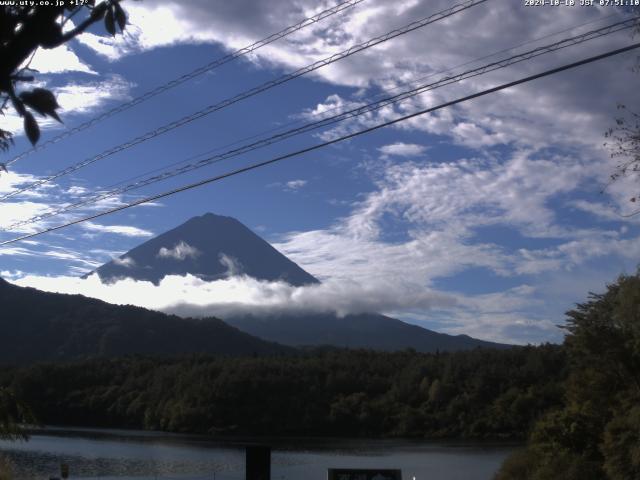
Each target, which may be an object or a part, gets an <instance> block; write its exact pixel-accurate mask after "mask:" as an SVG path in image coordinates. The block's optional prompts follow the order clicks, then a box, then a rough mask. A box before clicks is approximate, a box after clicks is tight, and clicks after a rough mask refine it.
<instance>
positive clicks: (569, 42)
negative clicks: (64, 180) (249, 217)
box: [0, 17, 640, 231]
mask: <svg viewBox="0 0 640 480" xmlns="http://www.w3.org/2000/svg"><path fill="white" fill-rule="evenodd" d="M638 19H640V17H636V18H631V19H629V20H625V21H620V22H616V23H614V24H611V25H607V26H605V27H601V28H598V29H595V30H591V31H588V32H585V33H582V34H580V35H576V36H573V37H569V38H565V39H562V40H559V41H557V42H554V43H552V44H549V45H544V46H540V47H537V48H534V49H532V50H529V51H526V52H523V53H520V54H517V55H513V56H511V57H509V58H506V59H502V60H498V61H495V62H492V63H489V64H487V65H483V66H480V67H477V68H475V69H471V70H468V71H465V72H462V73H459V74H456V75H451V76H448V77H444V78H442V79H440V80H438V81H436V82H433V83H429V84H423V85H419V86H417V87H415V88H413V89H411V90H408V91H403V92H401V93H399V94H397V95H393V96H388V97H386V98H383V99H381V100H378V101H375V102H371V103H369V104H367V105H363V106H359V107H357V108H353V109H351V110H348V111H344V112H342V113H339V114H336V115H333V116H330V117H325V118H322V119H320V120H317V121H315V122H311V123H307V124H304V125H302V126H300V127H297V128H293V129H290V130H288V131H285V132H281V133H278V134H275V135H272V136H270V137H267V138H263V139H261V140H258V141H256V142H253V143H250V144H247V145H243V146H241V147H238V148H235V149H232V150H228V151H226V152H224V153H221V154H218V155H214V156H210V157H208V158H205V159H203V160H200V161H199V162H196V163H191V164H187V165H184V166H182V167H180V168H177V169H174V170H169V171H166V172H164V173H161V174H160V175H156V176H153V177H148V178H145V179H143V180H140V181H138V182H135V183H131V184H129V185H126V186H122V187H120V188H116V189H112V190H110V191H107V192H103V193H100V194H98V195H93V196H91V197H88V198H85V199H83V200H81V201H79V202H76V203H73V204H70V205H65V206H63V207H61V208H58V209H54V210H51V211H49V212H45V213H43V214H40V215H35V216H33V217H31V218H28V219H25V220H22V221H20V222H16V223H14V224H12V225H9V226H7V227H4V228H2V229H0V230H4V231H7V230H13V229H15V228H17V227H21V226H24V225H28V224H31V223H35V222H37V221H41V220H44V219H47V218H51V217H53V216H57V215H61V214H63V213H67V212H69V211H71V210H74V209H76V208H79V207H82V206H84V205H88V204H93V203H97V202H99V201H101V200H104V199H107V198H110V197H113V196H116V195H119V194H123V193H126V192H129V191H132V190H136V189H138V188H142V187H145V186H148V185H151V184H153V183H157V182H160V181H164V180H167V179H169V178H173V177H176V176H178V175H182V174H185V173H188V172H191V171H194V170H197V169H199V168H203V167H205V166H208V165H211V164H213V163H218V162H220V161H223V160H227V159H229V158H233V157H237V156H239V155H242V154H245V153H248V152H251V151H254V150H257V149H259V148H262V147H265V146H268V145H272V144H274V143H276V142H280V141H282V140H285V139H288V138H291V137H293V136H296V135H300V134H302V133H307V132H310V131H313V130H317V129H319V128H323V127H327V126H330V125H333V124H336V123H338V122H342V121H344V120H347V119H350V118H355V117H358V116H361V115H363V114H366V113H369V112H373V111H377V110H379V109H381V108H383V107H385V106H388V105H392V104H396V103H398V102H401V101H403V100H406V99H409V98H412V97H415V96H417V95H420V94H422V93H424V92H427V91H431V90H434V89H437V88H440V87H443V86H446V85H451V84H453V83H458V82H460V81H462V80H466V79H469V78H474V77H477V76H479V75H484V74H486V73H489V72H493V71H496V70H500V69H503V68H506V67H509V66H511V65H515V64H517V63H520V62H523V61H528V60H531V59H533V58H536V57H538V56H541V55H545V54H547V53H551V52H555V51H558V50H561V49H564V48H567V47H571V46H575V45H579V44H581V43H584V42H587V41H590V40H594V39H597V38H601V37H604V36H607V35H611V34H613V33H617V32H619V31H622V30H625V29H629V28H632V27H634V26H635V25H636V21H637V20H638ZM200 156H202V155H197V156H196V157H195V158H197V157H200ZM181 163H184V162H181Z"/></svg>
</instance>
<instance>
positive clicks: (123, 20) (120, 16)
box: [113, 3, 127, 32]
mask: <svg viewBox="0 0 640 480" xmlns="http://www.w3.org/2000/svg"><path fill="white" fill-rule="evenodd" d="M113 10H114V12H115V16H116V22H118V26H119V27H120V31H122V32H124V29H125V27H126V26H127V14H126V13H125V11H124V10H123V8H122V7H121V6H120V4H119V3H114V4H113Z"/></svg>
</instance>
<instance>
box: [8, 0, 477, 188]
mask: <svg viewBox="0 0 640 480" xmlns="http://www.w3.org/2000/svg"><path fill="white" fill-rule="evenodd" d="M486 1H487V0H466V1H465V2H462V3H460V4H457V5H454V6H453V7H450V8H448V9H446V10H442V11H440V12H438V13H435V14H433V15H431V16H429V17H426V18H423V19H421V20H417V21H414V22H411V23H409V24H407V25H405V26H403V27H400V28H398V29H395V30H392V31H391V32H388V33H385V34H384V35H380V36H378V37H375V38H372V39H370V40H368V41H366V42H363V43H360V44H357V45H354V46H352V47H350V48H348V49H347V50H344V51H342V52H340V53H336V54H334V55H331V56H330V57H327V58H325V59H323V60H319V61H317V62H314V63H312V64H311V65H307V66H306V67H303V68H300V69H298V70H296V71H294V72H291V73H288V74H285V75H283V76H281V77H278V78H276V79H274V80H271V81H269V82H266V83H263V84H262V85H259V86H257V87H254V88H252V89H250V90H247V91H245V92H242V93H240V94H238V95H236V96H234V97H231V98H228V99H225V100H222V101H221V102H218V103H216V104H213V105H209V106H208V107H205V108H203V109H202V110H199V111H197V112H195V113H192V114H191V115H187V116H185V117H183V118H181V119H180V120H176V121H174V122H171V123H169V124H166V125H164V126H162V127H159V128H157V129H155V130H151V131H149V132H147V133H145V134H144V135H141V136H139V137H136V138H134V139H133V140H130V141H128V142H126V143H122V144H120V145H118V146H116V147H113V148H111V149H109V150H106V151H104V152H102V153H100V154H98V155H95V156H93V157H90V158H87V159H85V160H82V161H80V162H78V163H76V164H74V165H71V166H70V167H67V168H65V169H63V170H61V171H59V172H58V173H55V174H53V175H50V176H48V177H45V178H42V179H40V180H37V181H35V182H32V183H30V184H28V185H26V186H25V187H22V188H19V189H17V190H13V191H11V192H9V193H7V194H5V195H3V196H2V197H0V201H1V200H7V199H8V198H11V197H14V196H16V195H19V194H20V193H24V192H26V191H29V190H33V189H34V188H36V187H39V186H40V185H43V184H45V183H48V182H50V181H52V180H55V179H58V178H60V177H63V176H65V175H69V174H70V173H73V172H76V171H78V170H80V169H81V168H84V167H86V166H87V165H91V164H92V163H95V162H97V161H99V160H102V159H104V158H106V157H109V156H111V155H113V154H115V153H118V152H121V151H123V150H126V149H128V148H131V147H133V146H135V145H138V144H140V143H143V142H145V141H147V140H150V139H152V138H155V137H157V136H160V135H163V134H164V133H167V132H169V131H171V130H174V129H176V128H178V127H181V126H183V125H186V124H188V123H191V122H193V121H194V120H197V119H199V118H202V117H204V116H206V115H209V114H211V113H213V112H215V111H218V110H221V109H223V108H226V107H228V106H230V105H233V104H234V103H237V102H240V101H242V100H245V99H247V98H249V97H252V96H254V95H257V94H259V93H261V92H264V91H266V90H269V89H271V88H273V87H276V86H278V85H281V84H283V83H286V82H288V81H290V80H293V79H295V78H298V77H300V76H302V75H305V74H307V73H310V72H313V71H315V70H318V69H319V68H322V67H324V66H326V65H330V64H332V63H334V62H337V61H339V60H342V59H344V58H347V57H350V56H351V55H355V54H356V53H358V52H361V51H363V50H366V49H368V48H371V47H374V46H376V45H380V44H381V43H384V42H387V41H389V40H391V39H393V38H396V37H399V36H400V35H404V34H407V33H409V32H412V31H414V30H417V29H419V28H423V27H426V26H427V25H430V24H432V23H435V22H438V21H440V20H443V19H445V18H448V17H451V16H452V15H455V14H456V13H460V12H462V11H464V10H467V9H469V8H471V7H474V6H476V5H479V4H481V3H484V2H486Z"/></svg>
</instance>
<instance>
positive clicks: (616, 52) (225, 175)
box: [0, 43, 640, 247]
mask: <svg viewBox="0 0 640 480" xmlns="http://www.w3.org/2000/svg"><path fill="white" fill-rule="evenodd" d="M637 48H640V43H635V44H632V45H629V46H627V47H623V48H618V49H616V50H611V51H609V52H606V53H603V54H600V55H595V56H593V57H589V58H586V59H583V60H580V61H577V62H573V63H569V64H566V65H563V66H561V67H557V68H553V69H551V70H546V71H544V72H541V73H537V74H535V75H530V76H528V77H524V78H521V79H519V80H514V81H512V82H509V83H504V84H502V85H498V86H496V87H493V88H489V89H486V90H482V91H480V92H477V93H474V94H471V95H467V96H465V97H461V98H458V99H456V100H451V101H449V102H445V103H442V104H440V105H437V106H435V107H430V108H426V109H423V110H419V111H417V112H414V113H411V114H408V115H404V116H402V117H398V118H395V119H393V120H389V121H387V122H383V123H379V124H377V125H374V126H372V127H369V128H365V129H363V130H359V131H357V132H353V133H350V134H347V135H344V136H342V137H339V138H335V139H332V140H327V141H326V142H323V143H319V144H316V145H312V146H310V147H306V148H303V149H301V150H297V151H295V152H291V153H287V154H285V155H281V156H278V157H275V158H272V159H270V160H265V161H263V162H258V163H254V164H251V165H249V166H246V167H242V168H238V169H236V170H232V171H230V172H226V173H223V174H221V175H216V176H214V177H209V178H206V179H204V180H200V181H197V182H194V183H190V184H188V185H183V186H182V187H177V188H174V189H172V190H168V191H165V192H162V193H158V194H155V195H151V196H148V197H145V198H142V199H139V200H136V201H134V202H131V203H128V204H125V205H121V206H119V207H115V208H112V209H109V210H105V211H102V212H99V213H96V214H93V215H89V216H86V217H83V218H80V219H77V220H73V221H71V222H67V223H64V224H62V225H58V226H55V227H49V228H46V229H43V230H40V231H38V232H34V233H29V234H26V235H22V236H20V237H17V238H14V239H11V240H6V241H4V242H0V247H2V246H5V245H10V244H13V243H16V242H19V241H22V240H26V239H29V238H33V237H36V236H39V235H43V234H45V233H50V232H53V231H56V230H61V229H63V228H66V227H69V226H72V225H77V224H79V223H83V222H86V221H90V220H94V219H96V218H100V217H103V216H105V215H110V214H112V213H116V212H119V211H122V210H126V209H128V208H131V207H135V206H137V205H141V204H143V203H149V202H153V201H155V200H159V199H161V198H164V197H168V196H171V195H175V194H176V193H180V192H184V191H187V190H191V189H194V188H197V187H201V186H203V185H207V184H209V183H214V182H217V181H220V180H223V179H225V178H229V177H233V176H236V175H239V174H241V173H246V172H249V171H251V170H256V169H258V168H262V167H266V166H268V165H271V164H274V163H277V162H280V161H282V160H286V159H289V158H293V157H297V156H299V155H303V154H305V153H309V152H312V151H315V150H319V149H321V148H324V147H327V146H329V145H333V144H335V143H339V142H343V141H345V140H349V139H351V138H355V137H358V136H360V135H364V134H367V133H371V132H373V131H376V130H379V129H381V128H384V127H388V126H391V125H395V124H396V123H400V122H404V121H406V120H409V119H411V118H414V117H417V116H420V115H424V114H427V113H431V112H435V111H437V110H440V109H443V108H446V107H451V106H453V105H457V104H459V103H463V102H466V101H469V100H472V99H475V98H479V97H483V96H485V95H489V94H491V93H495V92H498V91H500V90H504V89H507V88H511V87H514V86H516V85H521V84H523V83H527V82H531V81H533V80H537V79H539V78H543V77H548V76H550V75H555V74H557V73H560V72H563V71H566V70H570V69H572V68H576V67H579V66H582V65H586V64H589V63H593V62H596V61H598V60H603V59H605V58H608V57H612V56H614V55H619V54H621V53H625V52H629V51H631V50H635V49H637Z"/></svg>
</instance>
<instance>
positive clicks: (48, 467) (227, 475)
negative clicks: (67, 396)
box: [0, 429, 513, 480]
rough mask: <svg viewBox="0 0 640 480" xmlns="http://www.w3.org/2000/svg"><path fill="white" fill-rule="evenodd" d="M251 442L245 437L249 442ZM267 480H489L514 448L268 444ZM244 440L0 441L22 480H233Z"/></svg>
mask: <svg viewBox="0 0 640 480" xmlns="http://www.w3.org/2000/svg"><path fill="white" fill-rule="evenodd" d="M247 442H251V440H247ZM261 442H262V443H267V444H270V445H271V446H272V448H273V454H272V464H273V465H272V478H273V479H277V480H293V479H302V478H304V479H305V480H306V479H309V480H313V479H318V480H320V479H322V480H324V479H326V475H327V468H329V467H334V468H340V467H342V468H376V467H379V468H401V469H402V472H403V478H404V479H408V480H411V479H412V477H414V476H415V478H416V480H422V479H424V480H426V479H429V480H488V479H490V478H491V477H492V476H493V473H495V471H496V470H497V469H498V467H499V466H500V464H501V463H502V461H503V460H504V458H505V457H506V456H507V455H508V454H509V452H510V451H512V450H513V447H512V446H504V445H469V444H434V443H426V442H422V443H418V442H408V441H397V440H344V439H339V440H327V439H322V440H315V439H302V440H301V439H269V440H268V441H267V440H261ZM242 444H243V442H242V441H233V442H231V441H224V442H220V441H212V440H210V439H206V438H203V437H197V436H188V435H169V434H161V433H150V432H132V431H122V430H88V429H78V430H73V431H67V430H60V429H47V430H45V431H42V432H38V433H36V434H34V435H32V437H31V440H30V441H29V442H26V443H24V442H22V443H14V442H6V441H0V452H2V453H3V454H4V455H6V456H7V457H9V458H10V459H11V461H12V462H13V463H14V465H15V470H16V472H15V473H16V476H17V477H18V478H20V479H26V478H30V479H33V478H36V479H38V478H39V479H43V480H46V479H48V478H49V477H50V476H59V471H60V463H61V462H64V463H68V464H69V465H70V469H71V478H72V479H76V478H77V479H85V478H93V479H95V478H96V477H100V479H101V480H134V479H135V480H155V479H156V478H157V479H158V480H173V479H176V480H227V479H228V480H232V479H241V478H244V449H243V448H242Z"/></svg>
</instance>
